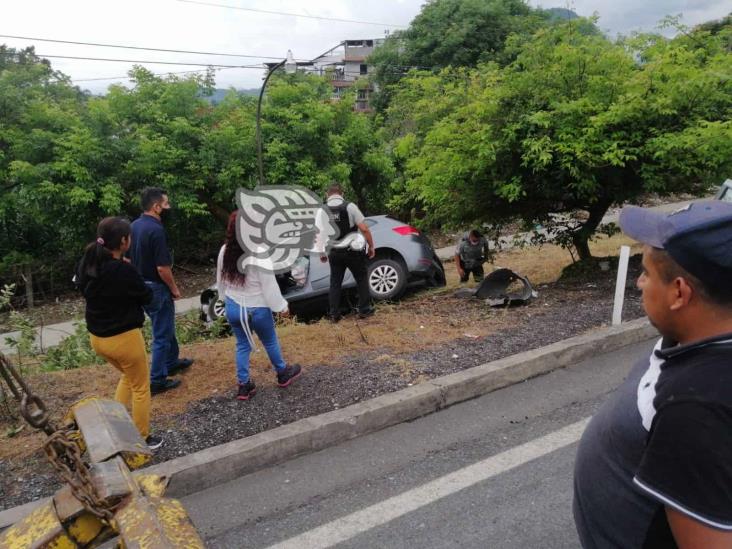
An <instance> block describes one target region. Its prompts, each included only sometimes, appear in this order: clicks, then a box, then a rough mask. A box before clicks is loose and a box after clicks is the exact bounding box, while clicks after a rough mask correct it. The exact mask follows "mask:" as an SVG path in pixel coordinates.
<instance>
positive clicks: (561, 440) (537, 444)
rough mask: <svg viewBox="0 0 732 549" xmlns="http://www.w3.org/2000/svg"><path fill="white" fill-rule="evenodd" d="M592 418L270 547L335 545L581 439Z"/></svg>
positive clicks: (298, 548) (315, 548) (292, 548)
mask: <svg viewBox="0 0 732 549" xmlns="http://www.w3.org/2000/svg"><path fill="white" fill-rule="evenodd" d="M589 421H590V418H585V419H583V420H580V421H578V422H577V423H573V424H571V425H568V426H567V427H564V428H562V429H559V430H558V431H554V432H553V433H549V434H547V435H544V436H543V437H540V438H537V439H534V440H531V441H529V442H526V443H525V444H521V445H520V446H516V447H514V448H511V449H510V450H506V451H505V452H501V453H500V454H496V455H495V456H491V457H489V458H486V459H484V460H483V461H479V462H478V463H474V464H473V465H468V466H467V467H464V468H462V469H459V470H457V471H454V472H452V473H449V474H447V475H444V476H442V477H440V478H437V479H435V480H432V481H430V482H428V483H426V484H423V485H421V486H418V487H416V488H413V489H411V490H408V491H406V492H404V493H402V494H399V495H398V496H394V497H391V498H389V499H386V500H384V501H381V502H379V503H375V504H374V505H371V506H369V507H366V508H364V509H361V510H360V511H356V512H354V513H351V514H350V515H346V516H344V517H341V518H339V519H336V520H334V521H332V522H329V523H327V524H323V525H322V526H319V527H317V528H314V529H313V530H309V531H307V532H303V533H302V534H299V535H297V536H295V537H292V538H290V539H287V540H285V541H283V542H281V543H277V544H274V545H271V546H270V547H269V548H268V549H302V548H303V547H307V548H308V549H320V548H325V547H333V546H334V545H337V544H339V543H342V542H344V541H347V540H349V539H351V538H353V537H355V536H357V535H358V534H362V533H363V532H366V531H368V530H371V529H372V528H376V527H377V526H381V525H383V524H386V523H387V522H389V521H392V520H394V519H396V518H399V517H401V516H403V515H406V514H407V513H411V512H412V511H416V510H417V509H419V508H420V507H424V506H425V505H429V504H430V503H433V502H435V501H437V500H439V499H442V498H444V497H447V496H451V495H452V494H455V493H456V492H459V491H460V490H464V489H465V488H469V487H470V486H473V485H474V484H478V483H479V482H483V481H484V480H487V479H489V478H491V477H495V476H497V475H500V474H502V473H505V472H506V471H510V470H511V469H514V468H516V467H518V466H520V465H523V464H525V463H528V462H529V461H532V460H534V459H537V458H540V457H542V456H544V455H546V454H549V453H551V452H553V451H555V450H559V449H560V448H564V447H565V446H569V445H570V444H573V443H574V442H576V441H578V440H579V438H580V436H582V433H583V432H584V430H585V427H586V426H587V423H588V422H589Z"/></svg>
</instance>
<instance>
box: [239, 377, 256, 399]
mask: <svg viewBox="0 0 732 549" xmlns="http://www.w3.org/2000/svg"><path fill="white" fill-rule="evenodd" d="M255 394H257V386H256V385H254V382H253V381H252V380H251V379H250V380H249V381H247V382H246V383H240V384H239V392H238V394H237V395H236V399H237V400H249V399H250V398H252V397H253V396H254V395H255Z"/></svg>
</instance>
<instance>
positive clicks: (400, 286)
mask: <svg viewBox="0 0 732 549" xmlns="http://www.w3.org/2000/svg"><path fill="white" fill-rule="evenodd" d="M368 279H369V290H370V291H371V297H372V298H374V299H376V300H378V301H385V300H389V299H396V298H398V297H399V296H400V295H402V293H403V292H404V289H405V288H406V287H407V271H406V269H405V268H404V266H403V265H402V264H401V263H400V262H398V261H395V260H393V259H386V258H383V259H377V260H375V261H373V262H372V263H371V264H370V265H369V269H368Z"/></svg>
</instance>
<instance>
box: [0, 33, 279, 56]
mask: <svg viewBox="0 0 732 549" xmlns="http://www.w3.org/2000/svg"><path fill="white" fill-rule="evenodd" d="M0 38H15V39H18V40H34V41H38V42H53V43H55V44H75V45H77V46H99V47H101V48H122V49H126V50H144V51H162V52H168V53H190V54H193V55H217V56H222V57H249V58H252V59H282V56H281V55H280V56H272V55H251V54H244V53H242V54H239V53H215V52H209V51H190V50H169V49H164V48H144V47H142V46H124V45H121V44H101V43H96V42H75V41H72V40H52V39H50V38H34V37H31V36H13V35H10V34H0Z"/></svg>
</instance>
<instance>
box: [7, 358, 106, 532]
mask: <svg viewBox="0 0 732 549" xmlns="http://www.w3.org/2000/svg"><path fill="white" fill-rule="evenodd" d="M0 376H2V378H3V379H4V380H5V383H6V384H7V386H8V388H9V389H10V392H11V393H12V394H13V396H14V397H15V399H16V400H18V401H19V402H20V414H21V415H22V416H23V418H24V419H25V420H26V421H27V422H28V423H29V424H30V425H31V426H32V427H34V428H36V429H38V430H41V431H43V432H44V433H46V434H47V435H48V439H46V442H45V444H44V446H43V449H44V451H45V452H46V456H47V457H48V459H49V461H50V462H51V465H53V467H54V468H55V469H56V471H57V472H58V474H59V476H60V477H61V479H62V480H63V481H64V482H66V483H67V484H68V485H69V487H70V488H71V492H72V493H73V494H74V497H76V499H78V500H79V501H80V502H81V504H82V505H83V506H84V508H85V509H86V510H87V511H89V512H90V513H91V514H93V515H94V516H96V517H98V518H100V519H102V520H107V521H109V520H110V519H112V517H113V516H114V513H113V511H114V509H115V507H116V506H118V505H119V503H118V504H117V505H109V504H107V503H106V502H105V501H104V500H103V499H102V498H100V497H99V494H98V493H97V489H96V487H95V486H94V482H93V480H92V477H91V471H90V469H89V466H88V465H87V464H86V463H85V462H84V460H83V459H82V458H81V448H80V447H79V445H78V444H77V443H76V442H74V441H73V440H71V438H70V436H69V432H68V431H64V430H59V429H57V428H56V427H55V426H54V425H53V423H51V421H50V414H49V412H48V410H47V408H46V405H45V404H44V403H43V401H42V400H41V398H40V397H39V396H37V395H35V394H33V392H32V391H31V389H30V387H29V386H28V384H27V383H26V382H25V380H24V379H23V377H22V376H21V375H20V374H19V373H18V371H17V370H16V369H15V367H14V366H13V365H12V363H11V362H10V361H9V360H8V359H7V357H5V355H3V354H2V353H0Z"/></svg>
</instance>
